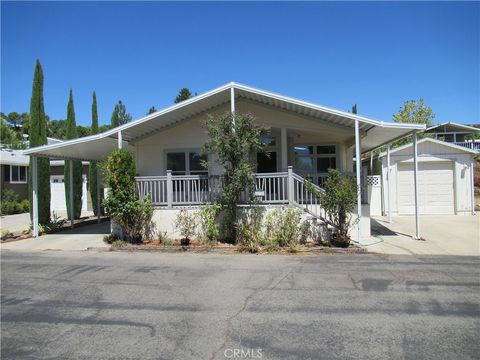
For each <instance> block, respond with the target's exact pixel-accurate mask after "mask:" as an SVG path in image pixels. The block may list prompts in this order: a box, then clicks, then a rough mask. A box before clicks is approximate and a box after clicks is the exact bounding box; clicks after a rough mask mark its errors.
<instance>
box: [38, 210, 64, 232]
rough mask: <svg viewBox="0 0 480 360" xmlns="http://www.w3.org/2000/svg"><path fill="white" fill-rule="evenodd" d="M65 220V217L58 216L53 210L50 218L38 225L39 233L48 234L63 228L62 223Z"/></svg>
mask: <svg viewBox="0 0 480 360" xmlns="http://www.w3.org/2000/svg"><path fill="white" fill-rule="evenodd" d="M66 222H67V220H66V219H62V218H60V216H58V215H57V214H56V213H55V211H54V212H53V217H52V219H51V220H50V221H49V222H48V223H47V224H45V225H42V226H41V227H40V229H39V230H40V233H45V234H50V233H54V232H58V231H60V230H62V229H63V225H65V223H66Z"/></svg>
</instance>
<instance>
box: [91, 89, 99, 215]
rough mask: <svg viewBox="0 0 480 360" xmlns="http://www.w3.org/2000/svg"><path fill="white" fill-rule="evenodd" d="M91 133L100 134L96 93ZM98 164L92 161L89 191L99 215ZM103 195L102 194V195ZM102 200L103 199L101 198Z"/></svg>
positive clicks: (95, 212)
mask: <svg viewBox="0 0 480 360" xmlns="http://www.w3.org/2000/svg"><path fill="white" fill-rule="evenodd" d="M91 133H92V135H93V134H98V113H97V95H96V94H95V91H94V92H93V102H92V127H91ZM97 166H98V165H97V162H96V161H90V168H89V174H88V189H89V190H90V196H91V197H92V206H93V213H94V214H95V216H96V215H98V214H97V209H98V203H97V186H100V184H98V181H99V179H98V178H97V175H98V174H97ZM100 195H101V193H100ZM100 199H101V198H100Z"/></svg>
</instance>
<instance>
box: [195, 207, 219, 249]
mask: <svg viewBox="0 0 480 360" xmlns="http://www.w3.org/2000/svg"><path fill="white" fill-rule="evenodd" d="M221 210H222V206H221V205H220V204H217V203H214V204H212V205H207V206H204V207H202V208H201V209H200V211H199V212H198V218H199V219H198V222H199V224H200V230H201V231H200V238H201V239H202V241H204V242H205V243H208V244H211V243H215V242H217V240H218V238H219V236H220V229H219V227H218V225H217V217H218V215H219V213H220V211H221Z"/></svg>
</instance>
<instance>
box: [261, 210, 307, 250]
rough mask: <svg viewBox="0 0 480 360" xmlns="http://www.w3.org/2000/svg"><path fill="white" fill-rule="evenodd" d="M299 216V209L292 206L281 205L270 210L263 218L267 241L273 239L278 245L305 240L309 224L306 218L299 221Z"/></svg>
mask: <svg viewBox="0 0 480 360" xmlns="http://www.w3.org/2000/svg"><path fill="white" fill-rule="evenodd" d="M301 218H302V215H301V212H300V210H299V209H296V208H293V207H287V208H283V207H282V208H279V209H275V210H273V211H272V212H270V213H269V214H268V215H267V216H266V218H265V233H266V234H265V235H266V237H267V239H268V241H270V242H272V241H273V242H274V243H277V244H278V246H280V247H286V246H295V245H297V244H298V243H299V242H302V241H303V242H305V241H306V239H307V237H308V233H309V229H310V226H309V224H308V222H307V221H306V220H305V221H303V222H301Z"/></svg>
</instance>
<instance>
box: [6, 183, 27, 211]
mask: <svg viewBox="0 0 480 360" xmlns="http://www.w3.org/2000/svg"><path fill="white" fill-rule="evenodd" d="M0 208H1V210H0V211H1V213H2V215H12V214H21V213H25V212H28V211H29V208H30V203H29V201H28V200H27V199H24V200H21V201H19V200H18V194H17V193H16V192H15V191H14V190H12V189H4V190H3V194H2V202H1V207H0Z"/></svg>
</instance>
